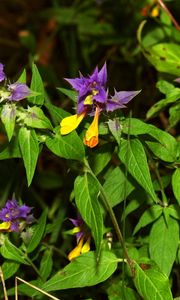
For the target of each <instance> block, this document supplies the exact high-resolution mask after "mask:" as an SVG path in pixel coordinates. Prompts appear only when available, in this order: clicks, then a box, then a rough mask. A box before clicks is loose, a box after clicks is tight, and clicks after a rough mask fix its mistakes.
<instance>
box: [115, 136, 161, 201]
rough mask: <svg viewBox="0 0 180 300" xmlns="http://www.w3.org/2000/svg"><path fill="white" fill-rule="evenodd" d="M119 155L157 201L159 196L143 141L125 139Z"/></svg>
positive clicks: (131, 172) (130, 171)
mask: <svg viewBox="0 0 180 300" xmlns="http://www.w3.org/2000/svg"><path fill="white" fill-rule="evenodd" d="M118 155H119V158H120V160H121V161H122V162H123V164H125V165H126V167H127V170H128V171H129V173H130V174H131V175H132V176H133V177H134V178H135V179H136V181H137V182H138V183H139V184H140V185H141V186H142V187H143V188H144V189H145V190H146V192H148V194H149V195H150V196H151V197H152V199H153V200H154V201H155V202H156V199H157V197H156V194H155V192H154V189H153V184H152V181H151V176H150V173H149V168H148V164H147V158H146V154H145V151H144V148H143V146H142V144H141V142H140V141H139V140H138V139H131V140H130V141H127V140H124V139H123V140H122V142H121V147H120V150H119V153H118Z"/></svg>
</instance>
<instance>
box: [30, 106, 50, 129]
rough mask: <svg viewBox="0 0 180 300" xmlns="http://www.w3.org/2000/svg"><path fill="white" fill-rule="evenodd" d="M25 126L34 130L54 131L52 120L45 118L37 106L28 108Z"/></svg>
mask: <svg viewBox="0 0 180 300" xmlns="http://www.w3.org/2000/svg"><path fill="white" fill-rule="evenodd" d="M24 124H25V125H27V126H29V127H33V128H39V129H50V130H52V129H53V127H52V125H51V122H50V120H49V119H48V118H47V117H46V116H45V114H44V112H43V111H42V109H41V108H39V107H37V106H33V107H28V109H27V114H26V117H25V119H24Z"/></svg>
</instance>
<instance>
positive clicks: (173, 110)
mask: <svg viewBox="0 0 180 300" xmlns="http://www.w3.org/2000/svg"><path fill="white" fill-rule="evenodd" d="M179 121H180V103H177V104H176V105H173V106H172V107H170V109H169V123H170V125H171V127H174V126H176V125H177V123H179Z"/></svg>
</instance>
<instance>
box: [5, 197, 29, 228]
mask: <svg viewBox="0 0 180 300" xmlns="http://www.w3.org/2000/svg"><path fill="white" fill-rule="evenodd" d="M31 210H32V208H31V207H29V206H27V205H25V204H23V205H22V206H19V205H18V203H17V201H16V200H8V201H7V202H6V205H5V206H4V207H3V208H2V209H1V210H0V220H1V221H3V223H1V224H0V231H5V232H11V231H16V232H19V231H21V230H22V229H23V228H24V225H25V224H31V223H32V222H33V221H34V217H33V215H32V214H30V212H31Z"/></svg>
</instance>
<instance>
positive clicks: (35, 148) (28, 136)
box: [18, 127, 39, 186]
mask: <svg viewBox="0 0 180 300" xmlns="http://www.w3.org/2000/svg"><path fill="white" fill-rule="evenodd" d="M18 140H19V146H20V149H21V153H22V158H23V161H24V165H25V169H26V176H27V181H28V186H29V185H30V184H31V181H32V178H33V176H34V172H35V168H36V164H37V159H38V155H39V144H38V140H37V136H36V133H35V131H34V130H29V129H27V128H26V127H21V129H20V130H19V136H18Z"/></svg>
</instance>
